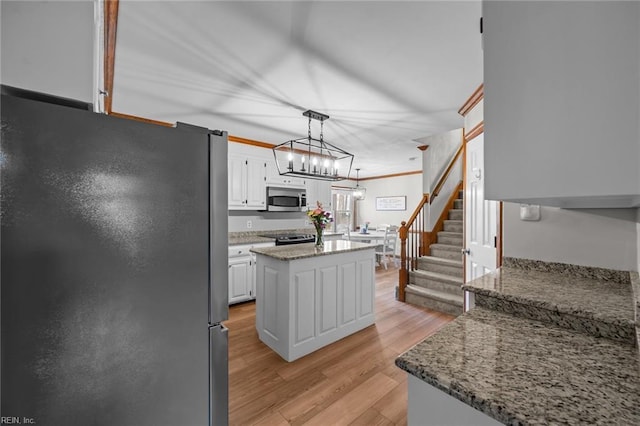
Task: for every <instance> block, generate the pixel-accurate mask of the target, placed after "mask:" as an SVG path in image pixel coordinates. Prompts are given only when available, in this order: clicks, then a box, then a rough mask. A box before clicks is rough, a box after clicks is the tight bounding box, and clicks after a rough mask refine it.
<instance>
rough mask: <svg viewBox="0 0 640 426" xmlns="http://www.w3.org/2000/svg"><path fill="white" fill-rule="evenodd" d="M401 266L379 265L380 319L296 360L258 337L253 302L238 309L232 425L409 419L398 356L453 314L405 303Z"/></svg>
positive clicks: (232, 353) (232, 323) (232, 335)
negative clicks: (399, 292)
mask: <svg viewBox="0 0 640 426" xmlns="http://www.w3.org/2000/svg"><path fill="white" fill-rule="evenodd" d="M397 280H398V270H397V269H393V268H389V270H388V271H385V270H384V269H383V268H378V269H377V270H376V324H375V325H373V326H370V327H368V328H366V329H364V330H362V331H360V332H358V333H355V334H353V335H351V336H349V337H346V338H344V339H342V340H340V341H338V342H336V343H334V344H332V345H329V346H326V347H324V348H322V349H320V350H318V351H316V352H314V353H312V354H309V355H307V356H305V357H303V358H300V359H298V360H296V361H294V362H290V363H289V362H286V361H284V360H283V359H282V358H280V356H278V355H277V354H276V353H275V352H273V351H272V350H271V349H269V348H268V347H267V346H266V345H264V344H263V343H262V342H260V340H259V339H258V334H257V332H256V329H255V304H254V303H253V302H249V303H245V304H240V305H235V306H232V307H231V308H230V310H229V311H230V312H229V320H228V321H227V322H225V325H226V326H227V327H228V328H229V422H230V424H231V425H254V424H260V425H287V424H291V425H338V424H341V425H394V424H396V425H405V424H406V423H407V374H406V373H405V372H404V371H403V370H400V369H399V368H398V367H396V366H395V364H394V360H395V358H396V357H397V356H398V355H399V354H401V353H402V352H405V351H406V350H407V349H409V348H411V347H412V346H413V345H415V344H416V343H418V342H419V341H421V340H422V339H424V338H425V337H427V336H429V335H431V334H433V333H434V332H435V331H436V330H437V329H438V328H440V327H441V326H443V325H444V324H446V323H447V322H449V321H451V320H452V319H453V317H451V316H449V315H446V314H442V313H439V312H434V311H430V310H428V309H426V308H420V307H416V306H411V305H407V304H404V303H400V302H397V301H396V300H395V298H394V289H395V286H396V284H397Z"/></svg>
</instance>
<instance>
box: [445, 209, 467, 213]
mask: <svg viewBox="0 0 640 426" xmlns="http://www.w3.org/2000/svg"><path fill="white" fill-rule="evenodd" d="M449 211H450V212H460V213H462V212H463V211H464V210H463V209H451V210H449Z"/></svg>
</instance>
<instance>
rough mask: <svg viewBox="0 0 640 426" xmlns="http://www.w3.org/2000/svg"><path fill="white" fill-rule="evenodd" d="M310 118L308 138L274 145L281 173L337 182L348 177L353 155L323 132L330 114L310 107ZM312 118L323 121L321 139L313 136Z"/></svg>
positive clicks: (307, 112)
mask: <svg viewBox="0 0 640 426" xmlns="http://www.w3.org/2000/svg"><path fill="white" fill-rule="evenodd" d="M302 115H303V116H305V117H309V131H308V133H307V137H302V138H298V139H292V140H290V141H287V142H284V143H282V144H280V145H276V146H274V147H273V155H274V157H275V159H276V165H277V166H278V173H280V174H281V175H284V176H299V177H303V178H311V179H319V180H330V181H337V180H343V179H347V178H348V177H349V174H350V173H351V165H352V163H353V154H349V153H348V152H346V151H344V150H342V149H340V148H338V147H336V146H334V145H332V144H330V143H328V142H325V140H324V137H323V134H322V131H323V124H324V121H325V120H327V119H329V116H328V115H326V114H322V113H319V112H316V111H312V110H307V111H305V112H303V113H302ZM311 120H318V121H320V139H316V138H314V137H312V136H311Z"/></svg>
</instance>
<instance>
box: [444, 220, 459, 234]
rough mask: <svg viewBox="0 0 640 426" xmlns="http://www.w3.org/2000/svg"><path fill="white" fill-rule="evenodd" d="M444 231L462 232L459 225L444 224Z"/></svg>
mask: <svg viewBox="0 0 640 426" xmlns="http://www.w3.org/2000/svg"><path fill="white" fill-rule="evenodd" d="M444 230H445V231H447V232H462V224H461V223H451V222H447V221H445V222H444Z"/></svg>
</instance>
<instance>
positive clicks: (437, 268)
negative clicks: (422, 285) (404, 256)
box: [418, 261, 462, 279]
mask: <svg viewBox="0 0 640 426" xmlns="http://www.w3.org/2000/svg"><path fill="white" fill-rule="evenodd" d="M418 269H422V270H423V271H429V272H437V273H439V274H445V275H451V276H452V277H456V278H460V279H462V267H460V268H458V267H456V266H448V265H439V264H437V263H429V262H420V261H418Z"/></svg>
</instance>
